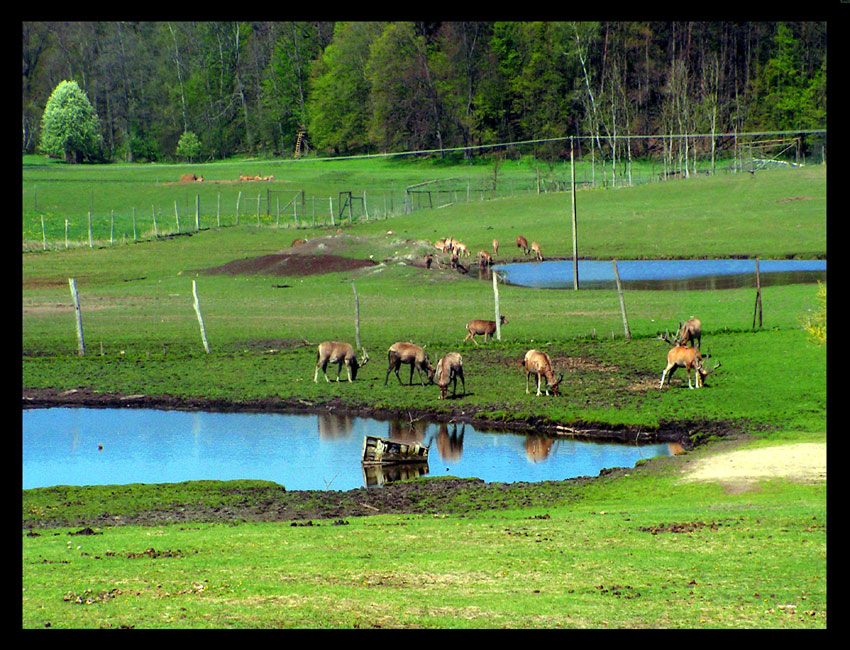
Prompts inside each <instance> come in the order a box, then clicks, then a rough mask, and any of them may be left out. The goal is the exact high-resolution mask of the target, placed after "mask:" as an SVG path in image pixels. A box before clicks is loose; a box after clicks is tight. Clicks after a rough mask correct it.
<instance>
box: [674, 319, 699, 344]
mask: <svg viewBox="0 0 850 650" xmlns="http://www.w3.org/2000/svg"><path fill="white" fill-rule="evenodd" d="M676 339H677V340H678V341H679V345H687V344H688V343H690V344H691V347H696V348H697V349H699V346H700V343H702V323H700V321H699V318H691V319H690V320H686V321H685V322H684V323H679V329H678V331H677V332H676Z"/></svg>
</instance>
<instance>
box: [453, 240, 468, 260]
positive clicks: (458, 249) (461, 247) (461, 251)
mask: <svg viewBox="0 0 850 650" xmlns="http://www.w3.org/2000/svg"><path fill="white" fill-rule="evenodd" d="M452 250H453V251H454V252H455V253H456V254H457V256H458V257H464V256H466V257H469V256H470V255H471V253H470V252H469V249H468V248H467V247H466V244H462V243H461V242H459V241H458V240H455V242H454V247H453V248H452Z"/></svg>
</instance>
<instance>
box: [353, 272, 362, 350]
mask: <svg viewBox="0 0 850 650" xmlns="http://www.w3.org/2000/svg"><path fill="white" fill-rule="evenodd" d="M351 290H352V291H353V292H354V342H355V344H356V345H357V349H358V350H359V349H360V298H358V297H357V287H355V286H354V283H353V282H352V283H351Z"/></svg>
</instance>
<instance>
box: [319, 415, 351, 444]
mask: <svg viewBox="0 0 850 650" xmlns="http://www.w3.org/2000/svg"><path fill="white" fill-rule="evenodd" d="M353 427H354V418H352V417H351V416H350V415H340V414H338V413H319V439H320V440H336V439H339V438H347V437H348V436H349V435H350V434H351V429H352V428H353Z"/></svg>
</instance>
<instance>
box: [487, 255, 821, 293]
mask: <svg viewBox="0 0 850 650" xmlns="http://www.w3.org/2000/svg"><path fill="white" fill-rule="evenodd" d="M493 268H494V269H495V270H496V271H499V273H500V274H501V275H502V276H503V278H504V279H505V282H507V283H508V284H514V285H519V286H524V287H536V288H541V289H572V288H573V262H572V260H566V261H551V262H546V261H544V262H523V263H518V264H502V265H497V266H494V267H493ZM617 271H618V273H619V275H620V283H621V285H622V286H623V288H624V289H631V290H634V289H646V290H653V289H654V290H668V291H669V290H693V289H734V288H741V287H755V286H756V262H755V260H725V259H724V260H618V261H617ZM759 277H760V281H761V284H762V286H775V285H780V284H796V283H804V282H817V281H818V280H822V281H823V280H826V260H759ZM578 278H579V288H581V289H612V288H614V287H615V286H616V284H615V279H614V266H613V264H612V262H610V261H598V260H579V263H578Z"/></svg>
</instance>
